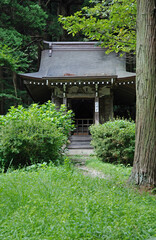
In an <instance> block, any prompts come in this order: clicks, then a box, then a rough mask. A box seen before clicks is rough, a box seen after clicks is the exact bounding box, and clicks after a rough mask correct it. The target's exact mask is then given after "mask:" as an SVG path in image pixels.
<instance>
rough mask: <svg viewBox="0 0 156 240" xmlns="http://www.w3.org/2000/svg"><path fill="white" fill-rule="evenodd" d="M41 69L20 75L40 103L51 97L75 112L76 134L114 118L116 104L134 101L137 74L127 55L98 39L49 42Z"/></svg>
mask: <svg viewBox="0 0 156 240" xmlns="http://www.w3.org/2000/svg"><path fill="white" fill-rule="evenodd" d="M44 46H45V49H44V50H43V51H42V54H41V62H40V68H39V71H38V72H35V73H26V74H20V77H21V78H22V79H23V81H24V84H25V86H26V88H27V90H28V92H29V94H30V96H31V97H32V99H33V100H34V102H37V103H44V102H46V101H48V100H51V101H52V102H53V103H55V104H56V106H57V107H60V105H61V104H65V105H66V106H67V108H68V109H72V110H73V112H74V113H75V123H76V126H77V129H76V131H77V133H87V132H88V126H90V125H91V124H93V123H95V124H98V123H103V122H105V121H108V120H109V119H111V118H113V116H114V110H113V109H114V106H115V105H126V106H127V105H132V104H135V76H136V74H135V73H132V72H128V71H126V57H120V56H119V55H118V54H116V53H110V54H108V55H107V54H106V53H105V52H106V49H104V48H101V47H99V46H97V43H95V42H46V41H44Z"/></svg>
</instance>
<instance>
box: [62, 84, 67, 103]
mask: <svg viewBox="0 0 156 240" xmlns="http://www.w3.org/2000/svg"><path fill="white" fill-rule="evenodd" d="M63 104H64V105H65V106H66V107H67V97H66V85H65V84H64V85H63Z"/></svg>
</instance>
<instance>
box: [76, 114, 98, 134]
mask: <svg viewBox="0 0 156 240" xmlns="http://www.w3.org/2000/svg"><path fill="white" fill-rule="evenodd" d="M93 123H94V122H93V119H88V118H87V119H75V127H76V129H75V130H74V133H73V134H74V135H88V134H90V132H89V127H90V126H91V125H92V124H93Z"/></svg>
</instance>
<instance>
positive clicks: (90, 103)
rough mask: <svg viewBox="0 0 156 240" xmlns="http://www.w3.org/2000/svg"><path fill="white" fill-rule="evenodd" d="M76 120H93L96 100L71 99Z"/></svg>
mask: <svg viewBox="0 0 156 240" xmlns="http://www.w3.org/2000/svg"><path fill="white" fill-rule="evenodd" d="M71 109H72V110H73V112H74V114H75V119H93V112H94V99H71Z"/></svg>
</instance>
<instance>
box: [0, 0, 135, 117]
mask: <svg viewBox="0 0 156 240" xmlns="http://www.w3.org/2000/svg"><path fill="white" fill-rule="evenodd" d="M0 12H1V15H0V89H1V91H0V114H5V113H6V112H7V109H8V108H9V107H10V106H11V105H14V106H16V105H18V104H22V105H24V106H25V105H30V103H31V102H32V100H31V99H30V97H29V96H28V94H27V92H26V91H25V88H24V86H23V83H22V82H21V81H20V79H19V78H18V75H17V73H19V72H34V71H37V70H38V68H39V63H40V55H41V50H42V49H43V40H47V41H88V40H91V41H92V40H93V41H98V42H99V44H100V45H101V46H102V47H107V48H108V51H107V52H108V53H109V52H110V51H115V52H126V53H129V60H130V61H133V60H134V59H133V53H134V52H135V48H136V0H129V1H128V0H122V2H121V1H118V0H100V1H98V0H91V1H90V0H77V1H76V0H59V1H58V0H33V1H30V0H28V1H20V0H12V1H10V0H5V1H2V0H0ZM62 25H63V28H64V29H65V30H67V31H64V30H63V28H62Z"/></svg>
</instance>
